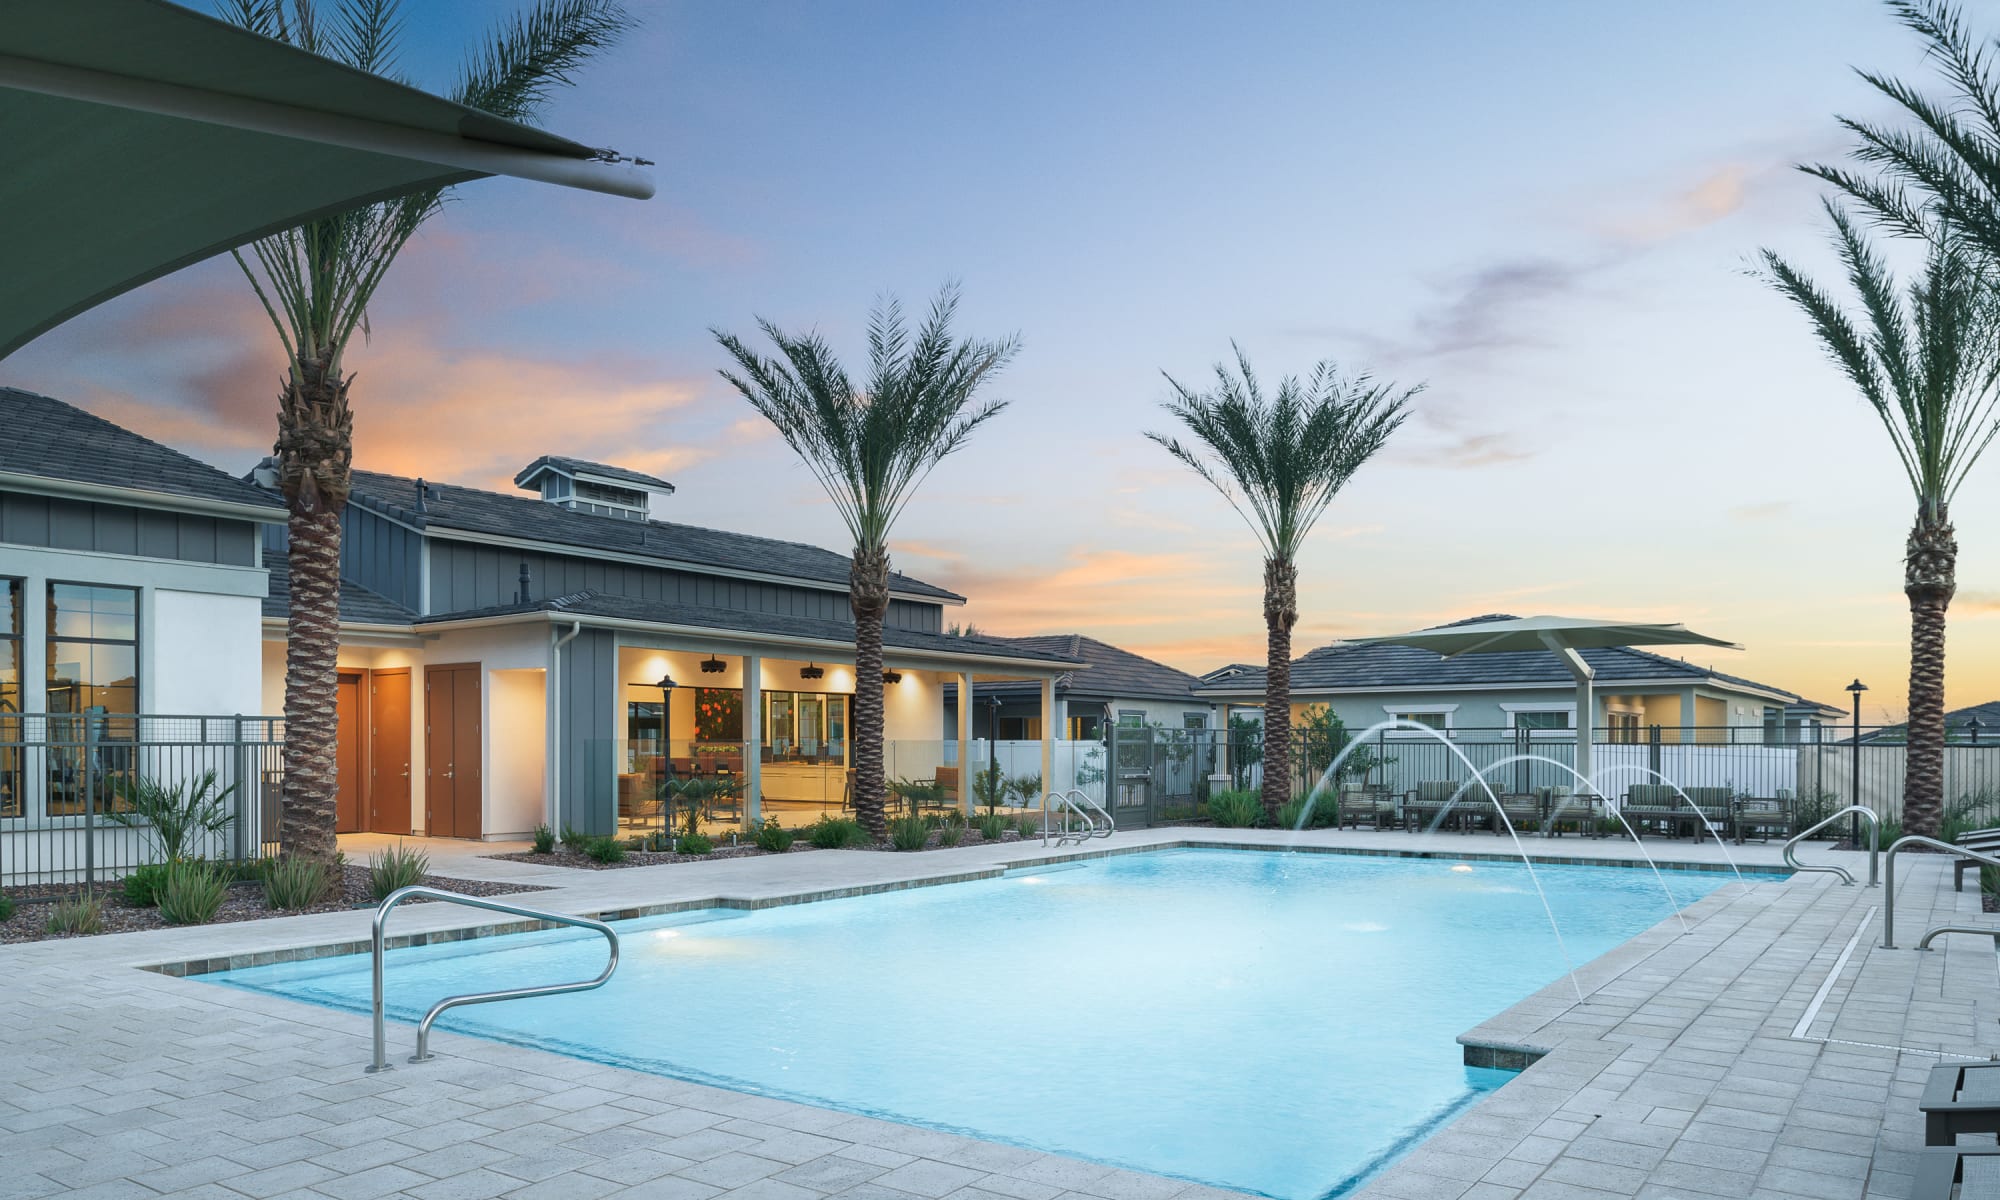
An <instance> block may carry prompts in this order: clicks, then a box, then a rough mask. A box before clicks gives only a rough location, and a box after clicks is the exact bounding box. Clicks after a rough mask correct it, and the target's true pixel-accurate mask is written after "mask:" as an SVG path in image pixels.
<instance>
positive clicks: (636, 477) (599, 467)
mask: <svg viewBox="0 0 2000 1200" xmlns="http://www.w3.org/2000/svg"><path fill="white" fill-rule="evenodd" d="M543 467H554V468H555V469H556V470H558V471H561V472H564V473H565V474H568V475H595V476H598V477H599V478H601V479H616V480H618V481H619V482H621V483H629V484H631V485H633V486H634V487H638V488H665V489H666V490H667V491H670V492H671V491H673V490H674V485H673V484H671V483H668V482H667V481H666V480H664V479H660V478H658V477H656V476H652V475H645V474H641V473H640V472H638V471H634V470H631V469H630V468H627V467H614V466H612V465H611V464H610V463H597V462H591V461H589V460H588V459H582V458H565V457H564V456H562V455H560V454H544V455H542V456H541V457H540V458H538V459H536V460H535V461H534V462H531V463H529V464H528V465H527V466H525V467H522V468H521V470H520V473H519V474H517V475H515V476H514V483H515V485H516V486H517V487H526V486H528V481H529V480H530V479H533V478H534V477H535V476H536V475H537V474H539V473H540V472H541V469H542V468H543Z"/></svg>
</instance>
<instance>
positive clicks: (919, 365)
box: [710, 284, 1020, 550]
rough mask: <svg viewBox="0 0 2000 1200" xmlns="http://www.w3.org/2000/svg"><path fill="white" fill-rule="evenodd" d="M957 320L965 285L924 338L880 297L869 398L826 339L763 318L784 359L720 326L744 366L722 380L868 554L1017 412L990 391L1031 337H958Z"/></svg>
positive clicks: (942, 295) (939, 303) (931, 317)
mask: <svg viewBox="0 0 2000 1200" xmlns="http://www.w3.org/2000/svg"><path fill="white" fill-rule="evenodd" d="M957 312H958V289H957V287H956V285H950V284H948V285H946V286H945V287H944V288H943V289H941V290H940V291H939V293H938V296H937V298H936V300H935V301H933V302H932V305H931V308H930V311H929V313H928V314H926V316H925V318H924V321H923V323H922V324H921V325H920V326H918V327H917V328H916V329H915V330H914V331H912V330H911V329H910V327H909V323H908V321H907V319H906V318H905V316H904V313H903V309H902V306H901V305H900V304H899V303H898V302H897V301H896V300H895V299H894V298H893V297H891V298H886V299H883V300H881V301H879V302H878V303H877V304H876V306H875V309H874V311H873V312H872V313H871V314H870V317H869V321H868V359H869V373H868V386H867V388H866V390H861V389H857V388H856V387H855V385H854V384H853V382H852V381H851V380H850V379H849V378H848V375H847V373H846V372H845V371H844V370H843V369H842V368H841V365H840V362H839V360H838V358H837V357H836V356H835V355H834V353H833V351H832V349H831V348H830V347H829V346H828V345H827V344H826V342H825V341H824V339H822V338H821V337H820V336H819V335H818V334H817V333H805V334H788V333H786V332H785V331H784V330H782V329H779V328H778V327H777V326H776V325H774V324H772V323H771V322H769V321H764V320H760V321H759V322H758V327H759V328H760V329H761V330H762V331H763V334H764V336H765V337H766V338H768V339H769V340H770V342H771V344H772V345H773V346H775V347H776V348H777V351H778V353H777V355H776V356H766V355H762V354H759V353H757V352H756V351H755V350H752V349H751V348H750V347H749V346H747V345H746V344H745V343H744V342H743V341H742V340H741V339H739V338H737V337H736V336H734V335H733V334H729V333H725V332H723V331H722V330H719V329H712V330H710V332H711V333H713V334H714V335H715V339H716V341H717V343H718V344H720V345H721V346H722V348H723V350H724V351H725V352H727V353H728V355H729V357H730V359H731V360H732V361H733V363H734V369H729V368H725V369H723V370H722V371H721V372H720V374H721V375H722V378H723V379H724V380H726V381H728V383H729V384H730V386H731V387H734V388H735V389H736V390H737V391H738V392H740V393H742V395H743V398H744V399H745V400H747V401H749V403H750V405H751V407H753V408H755V409H756V410H757V411H758V412H759V413H760V414H762V415H763V417H764V418H765V419H766V420H768V421H769V422H771V425H772V427H773V428H775V429H776V430H777V431H778V435H779V436H780V437H782V438H784V439H785V444H786V445H788V446H790V447H791V448H792V451H793V452H794V453H795V454H797V455H798V456H799V458H800V460H801V461H803V462H804V463H805V464H806V467H807V469H808V470H810V471H811V472H812V473H813V477H814V478H815V479H817V480H818V481H819V484H820V486H821V487H822V488H824V489H825V491H826V494H827V497H828V498H829V499H830V500H832V501H833V506H834V509H835V511H837V512H838V513H839V514H840V518H841V521H842V522H843V523H844V524H845V525H846V526H847V529H848V532H849V534H851V535H852V536H853V538H854V543H855V546H856V547H857V548H861V549H869V550H882V549H885V548H886V547H887V546H888V538H889V530H890V529H891V527H893V526H894V525H895V523H896V520H897V518H898V517H900V516H901V515H902V512H903V510H904V508H905V507H906V506H907V505H908V504H909V503H910V500H911V499H912V498H913V497H914V496H915V495H916V493H917V490H918V489H919V488H920V487H921V486H922V484H923V482H924V480H925V479H926V478H928V477H929V475H930V473H931V471H932V470H933V469H935V468H936V466H937V464H938V463H939V462H941V461H943V460H944V459H945V458H946V457H948V456H950V455H951V454H954V453H956V452H957V451H958V450H959V449H961V448H962V447H963V446H964V445H965V443H966V441H967V439H969V438H970V437H971V436H972V434H973V432H974V431H975V430H977V429H978V428H979V427H980V426H982V425H984V424H985V423H986V422H987V421H990V420H992V419H993V418H994V417H996V416H998V415H999V414H1000V412H1001V411H1002V410H1003V409H1005V408H1006V406H1007V405H1006V402H1005V401H1003V400H993V399H982V398H981V395H980V394H981V392H983V391H984V390H985V388H986V387H987V385H988V384H989V383H990V382H991V380H992V378H993V376H994V375H996V374H997V373H998V372H999V371H1000V370H1001V369H1002V368H1004V367H1005V366H1006V365H1007V363H1008V362H1009V361H1010V360H1012V358H1013V357H1014V355H1015V353H1016V352H1017V351H1018V350H1019V348H1020V343H1019V341H1018V340H1017V339H1014V338H1004V339H1000V340H997V341H979V340H975V339H959V338H957V337H956V336H954V335H953V333H952V325H953V323H954V321H955V319H956V317H957Z"/></svg>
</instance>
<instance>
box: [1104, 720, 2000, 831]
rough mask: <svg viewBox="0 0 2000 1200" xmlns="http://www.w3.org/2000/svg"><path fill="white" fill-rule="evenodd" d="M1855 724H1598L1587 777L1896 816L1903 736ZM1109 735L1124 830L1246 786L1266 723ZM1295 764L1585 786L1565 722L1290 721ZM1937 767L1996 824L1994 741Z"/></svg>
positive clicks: (1964, 746) (1806, 811)
mask: <svg viewBox="0 0 2000 1200" xmlns="http://www.w3.org/2000/svg"><path fill="white" fill-rule="evenodd" d="M1860 732H1861V736H1860V738H1858V739H1857V738H1856V737H1855V736H1854V730H1853V729H1852V728H1851V727H1847V726H1841V727H1839V728H1823V729H1808V730H1804V731H1797V730H1793V731H1781V730H1770V731H1767V730H1765V729H1763V728H1760V727H1757V726H1748V727H1743V726H1737V727H1728V728H1687V727H1672V728H1666V727H1651V728H1642V729H1638V730H1632V729H1617V730H1614V729H1598V730H1593V731H1592V737H1591V752H1590V763H1589V775H1590V780H1591V785H1592V790H1593V791H1595V792H1596V793H1597V794H1599V795H1602V796H1605V797H1608V798H1610V799H1612V800H1621V801H1622V800H1624V799H1625V798H1626V797H1627V795H1628V793H1630V792H1631V790H1632V789H1633V788H1635V787H1640V788H1643V787H1648V786H1658V785H1661V784H1664V783H1671V784H1673V785H1675V786H1677V787H1680V788H1682V789H1692V788H1703V789H1710V791H1709V792H1708V794H1710V795H1714V794H1717V791H1718V790H1721V789H1726V790H1727V791H1728V792H1729V794H1730V795H1731V796H1732V797H1735V798H1738V799H1742V800H1771V801H1780V802H1783V803H1784V804H1785V807H1786V809H1787V810H1788V811H1794V812H1796V814H1797V815H1798V817H1799V818H1800V824H1801V826H1803V825H1804V824H1807V823H1810V822H1811V821H1812V820H1813V819H1816V817H1815V814H1818V813H1821V812H1832V811H1834V810H1835V809H1838V808H1841V807H1844V806H1845V805H1848V804H1854V803H1858V804H1863V805H1866V806H1868V807H1869V808H1871V809H1873V810H1874V811H1875V812H1876V813H1877V814H1878V815H1880V816H1881V817H1883V818H1884V819H1886V820H1896V821H1899V820H1901V818H1902V813H1903V775H1904V771H1905V768H1906V765H1907V759H1908V751H1907V747H1906V746H1905V745H1904V744H1903V742H1902V740H1901V737H1902V733H1903V731H1902V729H1901V728H1900V727H1882V728H1877V727H1868V726H1864V727H1862V729H1861V731H1860ZM1111 739H1112V741H1111V747H1110V750H1111V754H1110V759H1111V761H1112V763H1113V764H1114V766H1113V770H1112V772H1111V778H1110V779H1108V780H1107V781H1106V790H1107V794H1108V798H1109V799H1110V800H1111V801H1112V805H1113V811H1114V813H1116V814H1117V815H1118V819H1119V824H1120V826H1121V827H1124V826H1131V825H1144V824H1160V823H1163V822H1171V821H1175V820H1185V819H1191V818H1195V817H1198V816H1200V815H1202V812H1203V810H1204V807H1205V805H1206V803H1207V799H1208V795H1209V792H1210V790H1211V787H1212V786H1216V785H1222V784H1226V785H1227V786H1230V787H1235V788H1241V789H1255V788H1257V787H1259V786H1260V785H1261V782H1262V778H1263V752H1264V747H1263V732H1262V730H1261V729H1258V728H1255V727H1251V728H1246V729H1232V730H1227V731H1224V730H1178V729H1114V730H1113V731H1112V732H1111ZM1291 760H1292V761H1291V772H1290V774H1291V787H1290V792H1291V794H1292V795H1294V796H1302V795H1305V794H1307V793H1308V792H1313V791H1322V790H1333V791H1338V790H1340V789H1342V788H1343V787H1346V788H1349V789H1366V790H1368V791H1370V792H1372V793H1376V794H1386V795H1388V796H1391V797H1403V796H1408V795H1412V794H1414V793H1416V792H1418V791H1419V790H1425V791H1434V790H1435V786H1436V785H1439V784H1445V783H1448V784H1450V785H1452V787H1453V788H1454V789H1455V788H1457V787H1459V786H1460V785H1471V786H1473V787H1474V788H1475V789H1477V785H1476V784H1474V779H1475V777H1477V778H1479V779H1483V780H1484V781H1485V782H1486V784H1487V785H1488V786H1490V787H1491V788H1492V789H1493V791H1494V792H1496V793H1511V794H1526V793H1537V792H1541V791H1543V790H1545V789H1548V790H1553V791H1556V792H1563V791H1567V792H1570V793H1575V792H1577V791H1579V790H1582V786H1583V785H1582V783H1581V781H1580V780H1579V779H1578V776H1577V773H1576V772H1577V754H1576V735H1575V732H1574V731H1572V730H1551V729H1443V730H1437V731H1435V732H1434V733H1426V732H1423V731H1419V730H1411V729H1378V730H1374V731H1371V732H1368V733H1366V734H1365V736H1358V735H1357V734H1355V733H1351V732H1348V731H1345V730H1317V729H1294V730H1293V731H1292V753H1291ZM1944 767H1945V793H1944V794H1945V806H1946V813H1947V816H1952V815H1956V816H1958V818H1959V819H1960V820H1961V821H1965V822H1971V823H1974V824H1980V825H1989V826H1990V825H2000V736H1994V737H1986V738H1983V739H1981V738H1973V737H1969V736H1966V735H1964V734H1960V733H1958V732H1956V731H1954V735H1953V739H1952V740H1951V741H1950V742H1949V743H1948V744H1947V746H1946V748H1945V763H1944ZM1211 777H1212V778H1213V779H1214V780H1215V781H1216V783H1215V784H1214V785H1212V784H1211V782H1210V780H1211ZM1225 777H1226V778H1225ZM1426 785H1431V786H1430V787H1426ZM1481 794H1482V795H1483V791H1482V792H1481Z"/></svg>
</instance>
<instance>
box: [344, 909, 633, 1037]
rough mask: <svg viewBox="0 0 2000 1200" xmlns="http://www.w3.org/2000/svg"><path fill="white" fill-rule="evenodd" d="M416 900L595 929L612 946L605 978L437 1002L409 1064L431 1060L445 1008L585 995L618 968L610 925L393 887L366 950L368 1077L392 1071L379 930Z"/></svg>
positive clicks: (421, 1028) (615, 936)
mask: <svg viewBox="0 0 2000 1200" xmlns="http://www.w3.org/2000/svg"><path fill="white" fill-rule="evenodd" d="M416 896H425V897H428V898H430V899H432V900H445V901H449V902H451V903H453V904H463V905H466V906H468V907H471V908H484V909H489V910H491V911H493V912H503V913H511V914H512V915H514V916H517V917H533V918H535V919H537V920H541V921H549V922H552V923H554V924H557V925H573V926H575V927H576V928H578V929H594V930H596V931H597V932H599V933H601V934H603V935H604V940H605V941H606V942H608V943H609V944H610V947H611V959H610V961H609V962H607V963H605V964H604V973H603V974H601V975H599V976H598V977H597V978H595V979H587V980H583V981H581V982H578V983H552V984H547V985H545V986H542V987H529V988H506V989H504V990H501V991H497V992H474V993H470V994H468V995H464V996H446V997H445V998H444V999H442V1000H440V1001H438V1002H437V1003H436V1004H433V1005H431V1010H430V1011H429V1012H427V1013H425V1014H424V1019H423V1020H422V1021H420V1022H418V1023H417V1052H416V1053H415V1054H414V1055H412V1056H411V1057H410V1061H411V1062H413V1063H416V1062H423V1061H425V1060H426V1059H428V1058H430V1057H431V1053H430V1041H431V1025H432V1024H433V1023H434V1022H435V1021H436V1020H437V1019H438V1017H439V1016H440V1015H442V1014H443V1013H444V1012H445V1011H446V1010H448V1009H453V1008H457V1007H458V1006H460V1005H462V1004H489V1003H491V1002H493V1001H495V1000H526V999H528V998H530V997H533V996H560V995H562V994H564V993H566V992H587V991H590V990H591V989H592V988H600V987H603V986H604V985H605V984H606V983H608V982H610V979H611V973H612V972H613V971H616V970H617V969H618V934H617V931H615V930H613V929H612V928H611V926H609V925H606V924H605V923H604V922H602V921H594V920H592V919H590V918H589V917H572V916H570V915H568V914H567V913H558V912H548V911H546V910H544V909H539V908H525V907H523V906H521V905H519V904H507V903H504V902H502V901H499V900H486V899H483V898H481V897H478V896H466V895H461V894H460V893H458V892H447V891H445V890H443V889H442V888H434V887H422V886H416V887H406V888H397V889H396V890H395V891H393V892H391V893H389V895H388V896H387V898H385V899H384V900H383V901H382V903H381V905H380V906H379V907H377V908H376V909H375V928H374V932H373V934H372V937H371V945H370V951H369V953H370V956H371V958H372V959H373V966H374V972H375V979H374V985H375V992H374V1017H375V1061H374V1063H373V1064H371V1065H370V1066H369V1068H368V1071H369V1073H370V1074H373V1073H374V1072H376V1071H387V1070H389V1069H390V1068H389V1059H388V1056H387V1038H386V1036H385V1032H384V1028H383V1024H384V1022H383V1008H382V954H383V950H384V949H385V946H386V942H387V938H386V937H385V935H384V932H383V931H384V929H385V927H386V926H387V925H388V921H389V913H390V910H392V909H394V908H395V907H396V906H397V905H398V904H401V903H402V902H403V901H405V900H408V899H411V898H413V897H416Z"/></svg>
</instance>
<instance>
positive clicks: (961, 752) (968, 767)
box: [958, 671, 976, 817]
mask: <svg viewBox="0 0 2000 1200" xmlns="http://www.w3.org/2000/svg"><path fill="white" fill-rule="evenodd" d="M975 770H976V768H975V767H974V765H973V762H972V672H970V671H960V672H959V673H958V806H959V808H960V809H961V810H963V811H964V813H965V815H966V816H968V817H969V816H971V815H972V776H973V772H974V771H975Z"/></svg>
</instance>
